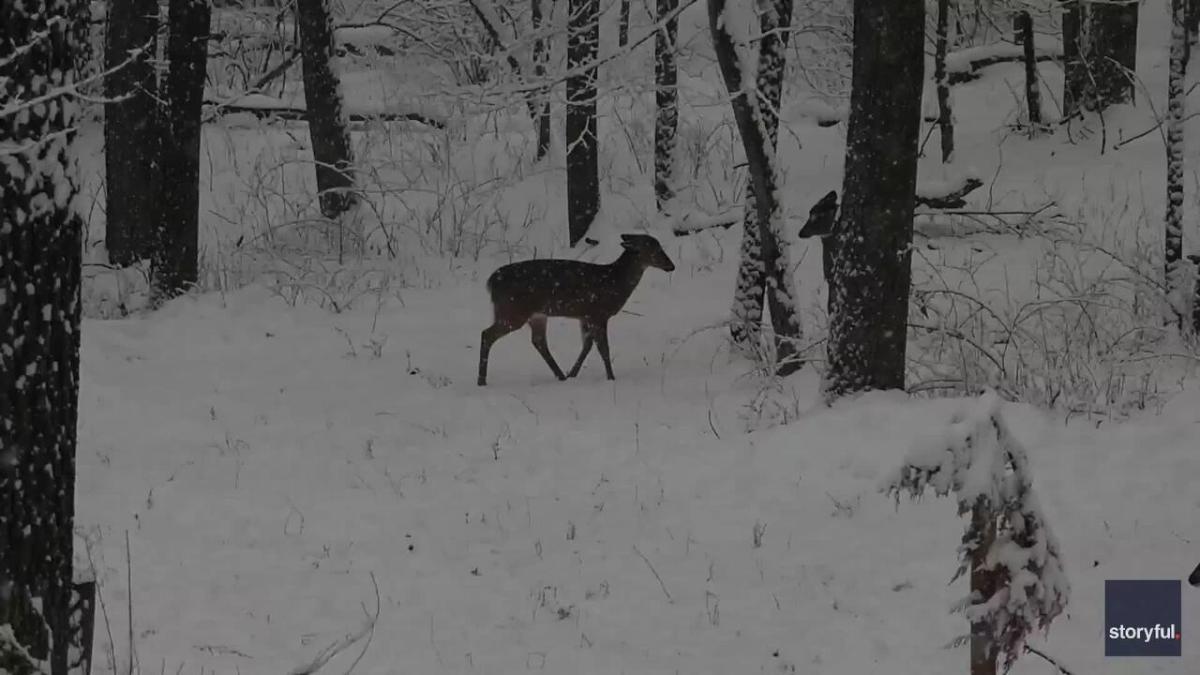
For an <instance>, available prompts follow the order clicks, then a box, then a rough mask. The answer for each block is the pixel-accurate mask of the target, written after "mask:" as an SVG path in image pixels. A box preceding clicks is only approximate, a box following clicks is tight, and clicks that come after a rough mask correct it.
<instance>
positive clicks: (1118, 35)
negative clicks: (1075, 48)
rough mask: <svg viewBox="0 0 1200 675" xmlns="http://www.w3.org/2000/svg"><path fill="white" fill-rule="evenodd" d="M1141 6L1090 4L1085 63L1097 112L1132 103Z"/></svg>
mask: <svg viewBox="0 0 1200 675" xmlns="http://www.w3.org/2000/svg"><path fill="white" fill-rule="evenodd" d="M1140 4H1141V3H1139V2H1125V3H1123V4H1118V3H1115V2H1111V1H1110V2H1089V3H1088V13H1089V14H1090V16H1089V17H1088V23H1089V24H1090V26H1091V36H1090V38H1089V39H1088V43H1087V45H1088V47H1087V61H1088V65H1089V67H1090V68H1091V70H1092V76H1093V77H1094V78H1095V83H1096V90H1095V97H1096V105H1097V106H1098V108H1099V109H1101V110H1103V109H1104V108H1106V107H1108V106H1110V105H1115V104H1118V103H1132V102H1133V93H1134V81H1133V75H1132V73H1134V72H1135V71H1136V70H1137V30H1138V9H1139V6H1140Z"/></svg>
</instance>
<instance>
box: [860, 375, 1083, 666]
mask: <svg viewBox="0 0 1200 675" xmlns="http://www.w3.org/2000/svg"><path fill="white" fill-rule="evenodd" d="M1002 406H1003V401H1002V400H1001V399H1000V397H999V396H998V395H997V394H996V393H995V392H988V393H986V394H984V395H983V396H982V397H981V398H980V399H979V400H978V401H977V402H976V403H975V406H974V408H973V409H972V410H970V411H969V412H968V413H967V414H965V415H964V414H958V415H956V416H955V417H954V419H952V420H951V423H950V424H949V425H948V426H947V427H946V428H944V429H942V430H941V431H940V432H938V433H936V434H935V435H933V436H931V437H929V438H926V439H923V440H922V441H919V442H917V443H915V444H914V445H913V446H912V448H911V449H910V450H909V452H908V456H907V458H906V459H905V462H904V464H903V465H901V466H900V467H899V468H898V469H896V470H895V471H894V472H893V473H892V475H891V476H889V477H888V478H887V480H886V481H885V482H884V484H883V486H882V491H883V492H886V493H887V494H888V495H890V496H893V497H895V498H896V500H897V503H898V502H899V498H900V494H901V493H906V494H908V495H909V496H910V497H912V498H913V499H917V498H919V497H920V496H921V495H923V494H924V493H925V492H926V491H927V490H929V489H932V490H933V492H934V494H936V495H938V496H946V495H948V494H950V492H954V493H955V496H956V498H957V500H958V512H959V515H963V514H967V513H971V514H972V515H973V517H972V519H971V524H970V525H969V526H968V527H967V529H966V531H965V532H964V534H963V538H962V545H961V546H960V547H959V563H960V564H959V568H958V571H957V573H956V574H955V578H958V576H960V575H962V574H964V573H966V572H968V571H971V572H972V573H974V572H977V571H978V570H977V569H970V568H971V567H972V566H973V565H978V564H979V563H980V561H982V565H980V566H981V567H982V569H983V570H984V571H986V572H987V573H989V574H992V575H994V576H995V578H996V580H997V582H998V583H997V584H996V586H995V591H994V593H992V595H991V596H990V597H984V598H977V599H976V598H967V599H965V600H964V601H963V606H964V608H965V613H966V615H967V618H968V620H969V621H971V623H972V625H973V626H976V625H984V626H986V627H987V631H988V633H989V634H990V635H989V636H988V637H989V639H990V641H991V642H992V644H993V645H994V646H995V647H996V649H997V655H1000V656H1003V658H1004V660H1005V663H1006V665H1011V664H1012V662H1013V661H1015V660H1016V658H1017V656H1018V655H1020V654H1021V652H1022V650H1021V647H1022V646H1023V644H1024V642H1025V639H1026V637H1027V636H1028V635H1029V633H1031V632H1032V631H1033V630H1034V629H1035V628H1037V629H1042V630H1046V629H1048V628H1049V625H1050V623H1051V622H1052V621H1053V620H1054V619H1055V617H1057V616H1058V615H1059V614H1060V613H1062V611H1063V608H1064V607H1065V606H1066V604H1067V598H1068V596H1069V594H1070V585H1069V584H1068V582H1067V578H1066V575H1065V573H1064V571H1063V563H1062V558H1061V555H1060V553H1059V545H1058V541H1057V539H1056V538H1055V537H1054V535H1053V533H1052V532H1051V531H1050V527H1049V525H1048V524H1047V523H1046V519H1045V516H1044V515H1043V513H1042V509H1041V506H1040V504H1039V503H1038V500H1037V497H1036V495H1035V494H1034V491H1033V484H1032V480H1031V478H1030V475H1029V462H1028V458H1027V455H1026V451H1025V448H1024V447H1022V446H1021V444H1020V443H1019V442H1018V441H1017V439H1016V438H1015V437H1014V436H1013V435H1012V432H1011V431H1010V429H1009V427H1008V424H1007V422H1006V421H1005V419H1004V416H1003V414H1002ZM981 522H983V523H989V524H994V532H995V536H994V537H989V536H986V535H985V533H984V532H983V531H980V529H979V524H980V523H981Z"/></svg>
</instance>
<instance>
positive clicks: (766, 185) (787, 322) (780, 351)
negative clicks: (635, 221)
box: [708, 0, 800, 376]
mask: <svg viewBox="0 0 1200 675" xmlns="http://www.w3.org/2000/svg"><path fill="white" fill-rule="evenodd" d="M791 10H792V4H791V0H776V1H775V2H774V4H772V5H771V6H769V8H768V9H767V13H766V14H765V15H764V16H763V18H762V22H761V25H762V28H763V32H764V36H763V39H762V42H761V47H760V49H761V55H760V58H759V72H758V77H757V82H756V84H757V87H756V89H757V90H759V91H761V92H762V93H763V95H764V96H765V97H766V101H765V102H764V103H762V104H761V105H760V104H759V102H758V100H757V96H755V95H754V94H753V92H749V93H748V92H746V91H743V90H742V80H741V65H740V64H739V63H738V55H737V51H736V50H735V48H734V45H733V39H732V38H731V37H730V35H729V33H728V31H727V30H726V29H725V28H724V26H723V25H722V23H721V22H722V20H723V14H724V12H725V2H724V0H709V3H708V18H709V29H710V30H711V32H712V36H713V46H714V48H715V50H716V54H717V62H718V65H719V66H720V68H721V76H722V78H723V79H724V80H725V87H726V88H727V89H728V90H729V92H730V96H731V100H730V103H731V104H732V106H733V114H734V118H735V120H736V122H737V126H738V132H739V134H740V135H741V137H742V146H743V147H744V148H745V152H746V160H747V163H748V164H749V169H750V181H751V183H750V189H748V190H747V191H746V214H747V215H746V216H745V217H746V218H747V219H748V218H751V217H753V218H754V219H755V222H756V223H757V226H754V225H752V224H749V222H748V221H744V222H746V223H747V225H748V227H747V230H748V231H751V230H752V231H757V233H758V236H759V240H760V246H761V255H762V258H761V267H759V268H758V274H759V277H758V278H757V279H754V281H753V284H752V285H751V284H747V285H746V286H743V284H744V283H745V281H744V279H747V278H750V277H751V275H752V274H753V271H751V272H748V273H745V274H743V273H742V272H739V281H738V288H737V289H736V290H735V297H734V313H735V318H734V321H733V325H734V326H736V325H737V324H739V323H741V324H742V325H743V326H747V325H749V326H757V324H754V323H751V324H747V323H745V320H744V317H745V313H744V310H745V307H746V305H747V304H748V302H747V301H746V300H745V297H742V296H743V294H744V292H745V289H746V288H753V290H751V291H750V292H751V293H757V294H758V295H757V297H758V298H760V299H759V300H758V303H759V305H758V306H759V307H760V308H761V306H762V304H761V303H762V300H761V297H762V291H761V290H760V289H761V287H762V285H763V284H764V282H765V285H766V287H767V293H768V297H769V298H770V302H771V322H772V324H773V326H774V328H775V338H776V361H777V362H778V363H779V364H780V366H779V370H778V374H779V375H780V376H786V375H789V374H791V373H792V372H795V371H796V370H798V369H799V367H800V364H799V363H798V362H797V361H795V360H794V359H793V358H792V357H793V356H794V354H795V351H796V344H795V342H796V341H797V340H798V338H799V337H800V323H799V320H798V318H797V314H796V306H795V300H794V295H793V294H792V292H791V266H790V260H789V256H788V255H787V250H786V245H785V244H784V242H783V240H782V237H779V236H778V233H779V232H780V231H781V229H782V228H781V227H780V222H779V221H780V218H779V196H778V193H777V191H776V176H775V157H774V156H775V147H774V146H775V139H776V137H777V130H778V119H777V118H776V116H775V111H777V110H778V103H779V100H780V98H781V96H780V90H781V87H782V79H783V65H784V58H785V46H786V42H785V40H786V37H785V36H786V34H787V33H786V31H782V30H777V28H780V27H786V26H789V25H790V24H791ZM745 239H746V237H743V240H745ZM755 264H756V261H755V259H754V258H753V257H752V256H751V257H747V256H743V265H746V266H747V269H749V268H750V266H753V265H755ZM764 277H765V279H764ZM749 302H753V300H750V301H749ZM739 312H742V314H739ZM760 312H761V309H760ZM758 320H759V321H761V314H760V318H759V319H758ZM746 331H747V333H748V334H750V335H754V334H756V333H755V331H754V329H753V328H747V329H746Z"/></svg>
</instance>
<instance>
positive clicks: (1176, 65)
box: [1163, 0, 1193, 328]
mask: <svg viewBox="0 0 1200 675" xmlns="http://www.w3.org/2000/svg"><path fill="white" fill-rule="evenodd" d="M1186 3H1187V0H1171V45H1170V58H1169V64H1170V70H1169V71H1168V75H1167V213H1166V218H1165V228H1164V233H1163V240H1164V247H1165V250H1164V255H1163V262H1164V268H1165V269H1164V278H1165V279H1166V283H1167V290H1168V292H1169V294H1170V297H1171V305H1172V309H1173V310H1174V312H1175V317H1174V318H1175V322H1176V326H1177V327H1180V328H1182V327H1183V320H1184V316H1185V314H1186V310H1185V308H1186V307H1187V305H1188V304H1189V302H1191V300H1192V298H1190V297H1188V296H1189V295H1192V292H1191V291H1192V290H1193V289H1192V288H1185V287H1184V286H1185V283H1186V282H1185V280H1186V279H1187V278H1188V275H1187V274H1185V272H1190V270H1186V269H1185V267H1184V263H1183V217H1184V214H1183V194H1184V185H1183V168H1184V164H1183V153H1184V120H1185V119H1186V118H1187V93H1186V91H1185V89H1184V80H1185V78H1186V75H1187V59H1186V57H1187V39H1188V36H1187V25H1186V19H1187V4H1186Z"/></svg>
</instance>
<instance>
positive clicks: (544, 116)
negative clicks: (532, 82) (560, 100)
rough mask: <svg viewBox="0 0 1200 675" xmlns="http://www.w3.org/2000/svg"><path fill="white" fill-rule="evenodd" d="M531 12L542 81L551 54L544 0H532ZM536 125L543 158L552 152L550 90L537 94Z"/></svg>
mask: <svg viewBox="0 0 1200 675" xmlns="http://www.w3.org/2000/svg"><path fill="white" fill-rule="evenodd" d="M530 14H531V16H532V21H533V32H534V34H535V35H536V37H535V38H534V40H533V76H534V78H535V79H536V80H537V81H538V82H541V81H542V80H544V79H545V77H546V59H547V58H548V57H549V55H550V49H549V45H548V44H547V40H546V38H545V37H543V36H542V31H543V30H544V28H545V25H546V22H545V21H544V19H543V15H542V0H531V7H530ZM536 101H537V102H536V104H535V105H534V110H535V111H536V112H535V114H534V120H533V123H534V126H535V127H536V128H537V129H536V131H537V158H538V159H539V160H541V159H542V158H543V157H545V156H546V155H547V154H549V152H550V92H549V91H548V90H542V91H540V92H539V93H538V94H537V95H536Z"/></svg>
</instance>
